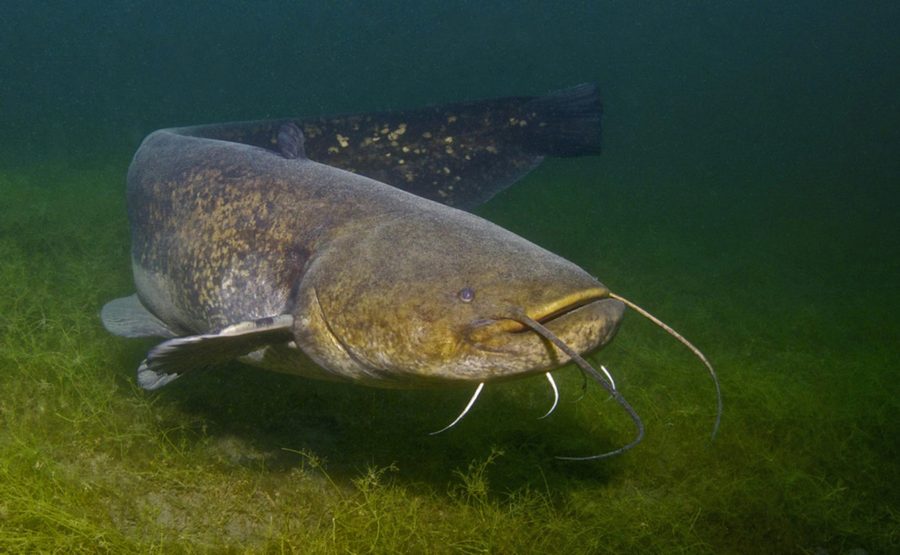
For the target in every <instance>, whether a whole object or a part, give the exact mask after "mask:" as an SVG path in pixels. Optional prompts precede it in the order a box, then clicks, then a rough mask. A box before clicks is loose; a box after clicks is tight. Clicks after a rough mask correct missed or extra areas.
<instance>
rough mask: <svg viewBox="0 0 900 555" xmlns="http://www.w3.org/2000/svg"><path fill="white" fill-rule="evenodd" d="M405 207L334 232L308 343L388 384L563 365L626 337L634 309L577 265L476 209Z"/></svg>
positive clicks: (318, 281) (309, 276)
mask: <svg viewBox="0 0 900 555" xmlns="http://www.w3.org/2000/svg"><path fill="white" fill-rule="evenodd" d="M438 212H439V213H437V214H435V213H434V212H428V213H424V214H423V213H421V212H420V213H417V214H413V215H409V214H405V215H404V217H398V218H394V219H389V220H387V221H379V222H377V223H375V224H373V225H371V226H367V227H365V228H364V229H360V230H357V232H353V233H344V234H341V235H339V236H337V237H336V238H334V239H332V240H331V241H330V242H329V243H328V244H327V245H326V246H324V248H322V249H321V250H320V253H321V254H320V255H318V256H316V257H315V258H314V260H313V261H312V263H311V265H310V267H309V269H308V271H307V273H306V275H305V276H304V278H303V282H302V285H301V287H300V290H299V295H298V307H297V310H296V313H295V336H296V341H297V345H298V346H299V347H300V348H301V349H302V350H303V351H304V352H305V353H307V354H308V355H310V356H311V357H312V358H313V360H314V361H315V362H316V363H318V364H319V365H320V366H322V367H323V368H325V369H326V370H328V371H330V372H333V373H335V374H337V375H339V376H340V377H344V378H347V379H351V380H353V381H356V382H365V383H367V384H369V385H375V386H381V387H420V386H428V385H439V384H442V383H443V384H445V383H448V382H474V383H481V382H492V381H498V380H504V379H510V378H517V377H522V376H527V375H530V374H534V373H540V372H545V371H547V370H550V369H554V368H557V367H559V366H561V365H562V364H563V363H565V362H567V361H568V360H569V359H570V358H571V357H570V355H569V354H567V353H566V352H563V351H561V350H559V349H558V348H556V347H555V346H554V345H553V344H552V343H550V342H549V341H548V340H547V339H545V338H544V337H542V336H541V335H539V334H536V333H532V331H531V329H529V328H528V327H527V326H526V325H525V324H523V323H522V317H523V316H525V317H527V318H529V319H531V320H533V321H536V322H539V323H541V324H542V325H543V326H545V327H546V328H547V329H548V330H550V331H551V332H552V333H553V334H554V335H555V336H556V337H558V338H559V339H560V340H561V341H562V342H564V343H565V344H566V345H568V346H569V347H570V349H571V350H573V351H575V352H577V353H584V352H588V351H592V350H594V349H597V348H600V347H602V346H603V345H605V344H606V343H608V342H609V341H610V340H611V339H612V337H613V335H614V334H615V332H616V330H617V328H618V326H619V323H620V321H621V319H622V314H623V311H624V308H625V305H624V304H623V303H622V302H620V301H618V300H615V299H612V298H610V293H609V290H608V289H607V288H606V286H604V285H603V284H602V283H600V282H599V281H597V279H595V278H593V277H591V275H590V274H588V273H587V272H585V271H584V270H582V269H581V268H579V267H578V266H576V265H575V264H573V263H571V262H569V261H567V260H565V259H563V258H561V257H559V256H557V255H555V254H553V253H551V252H549V251H547V250H544V249H542V248H541V247H538V246H537V245H534V244H533V243H530V242H528V241H527V240H525V239H523V238H521V237H519V236H517V235H515V234H513V233H511V232H509V231H506V230H505V229H503V228H501V227H499V226H496V225H494V224H491V223H490V222H487V221H485V220H483V219H481V218H478V217H476V216H472V215H470V214H468V213H465V212H461V211H457V210H452V209H444V208H441V209H440V210H438Z"/></svg>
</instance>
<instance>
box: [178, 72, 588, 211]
mask: <svg viewBox="0 0 900 555" xmlns="http://www.w3.org/2000/svg"><path fill="white" fill-rule="evenodd" d="M601 112H602V109H601V105H600V98H599V96H598V94H597V89H596V87H595V86H594V85H589V84H586V85H579V86H577V87H573V88H571V89H566V90H564V91H559V92H558V93H554V94H551V95H548V96H544V97H509V98H502V99H495V100H479V101H474V102H461V103H456V104H446V105H442V106H435V107H428V108H421V109H415V110H404V111H392V112H376V113H367V114H350V115H345V116H330V117H320V118H300V119H283V120H271V121H261V122H247V123H245V124H234V123H230V124H225V125H209V126H200V127H196V128H193V130H191V131H189V132H193V133H199V134H201V135H202V136H205V137H209V138H216V139H222V140H227V141H234V142H239V143H244V144H249V145H255V146H259V147H262V148H275V147H276V144H277V134H278V129H279V128H280V126H281V125H282V124H284V123H286V122H292V123H294V124H296V125H297V127H299V128H300V129H301V130H302V131H303V135H304V136H305V138H306V155H307V157H308V158H309V159H311V160H314V161H316V162H321V163H323V164H327V165H329V166H334V167H336V168H341V169H345V170H348V171H351V172H354V173H358V174H360V175H365V176H367V177H371V178H373V179H375V180H377V181H381V182H383V183H387V184H388V185H393V186H394V187H397V188H399V189H403V190H405V191H409V192H411V193H413V194H415V195H418V196H421V197H425V198H428V199H431V200H436V201H438V202H440V203H442V204H446V205H448V206H454V207H457V208H471V207H474V206H477V205H479V204H481V203H483V202H485V201H487V200H488V199H489V198H491V197H492V196H493V195H494V194H496V193H497V192H499V191H500V190H502V189H504V188H506V187H507V186H509V185H510V184H512V183H513V182H515V181H517V180H518V179H519V178H521V177H522V176H523V175H525V174H526V173H528V172H529V171H531V170H532V169H534V168H535V167H536V166H537V165H538V164H540V162H541V161H542V160H543V159H544V157H545V156H583V155H589V154H599V152H600V117H601Z"/></svg>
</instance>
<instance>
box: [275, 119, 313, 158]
mask: <svg viewBox="0 0 900 555" xmlns="http://www.w3.org/2000/svg"><path fill="white" fill-rule="evenodd" d="M277 141H278V150H279V152H281V155H282V156H284V157H285V158H292V159H293V158H306V151H305V149H304V145H305V143H306V138H305V137H304V136H303V131H300V128H299V127H297V124H296V123H294V122H292V121H289V122H287V123H282V124H281V127H279V128H278V138H277Z"/></svg>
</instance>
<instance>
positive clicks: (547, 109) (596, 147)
mask: <svg viewBox="0 0 900 555" xmlns="http://www.w3.org/2000/svg"><path fill="white" fill-rule="evenodd" d="M602 115H603V105H602V104H601V103H600V94H599V92H598V90H597V85H594V84H593V83H584V84H581V85H576V86H574V87H571V88H568V89H563V90H561V91H556V92H553V93H550V94H548V95H547V96H541V97H537V98H535V99H533V100H530V101H528V102H527V103H526V104H525V105H524V106H523V114H522V116H523V118H526V119H527V125H525V126H523V128H522V131H523V132H525V134H524V136H523V137H522V139H521V140H522V146H523V147H525V148H526V149H527V150H529V151H530V152H534V153H535V154H541V155H544V156H559V157H566V156H585V155H588V154H600V134H601V127H600V125H601V124H600V118H601V116H602Z"/></svg>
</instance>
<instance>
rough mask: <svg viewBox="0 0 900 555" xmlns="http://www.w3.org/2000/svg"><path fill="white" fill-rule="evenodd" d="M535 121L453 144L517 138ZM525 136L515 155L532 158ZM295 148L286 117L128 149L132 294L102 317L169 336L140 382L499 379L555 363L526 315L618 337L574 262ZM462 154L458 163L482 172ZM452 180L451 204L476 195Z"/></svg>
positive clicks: (395, 383) (593, 340)
mask: <svg viewBox="0 0 900 555" xmlns="http://www.w3.org/2000/svg"><path fill="white" fill-rule="evenodd" d="M583 93H584V91H581V90H579V92H578V94H577V95H575V96H576V97H577V98H578V99H579V100H578V102H576V104H577V105H578V106H579V107H581V106H582V105H583V104H584V102H583V99H582V98H581V97H582V96H583ZM563 98H566V97H565V95H563ZM498 102H499V101H490V105H489V106H487V107H484V110H486V112H496V111H497V103H498ZM528 102H529V101H526V100H522V99H514V102H513V104H515V105H516V106H521V105H523V104H528ZM559 103H560V101H559V98H558V95H554V96H552V101H548V100H546V99H543V100H541V101H540V102H537V104H538V105H541V106H547V105H550V106H552V105H554V104H559ZM563 104H565V102H563ZM469 108H470V109H471V106H470V107H469ZM580 110H581V108H579V110H576V111H575V114H576V115H575V116H572V117H573V119H574V120H575V121H579V120H580V118H581V111H580ZM454 112H455V113H460V111H459V110H458V109H454ZM441 113H444V112H441ZM535 113H537V112H535ZM457 117H460V116H457ZM591 117H594V115H593V114H592V115H591ZM548 118H549V116H548ZM401 119H404V120H409V121H414V120H415V118H410V117H403V118H401ZM531 123H535V122H531ZM537 123H539V122H537ZM351 125H352V124H351ZM410 125H411V124H407V129H409V126H410ZM527 125H530V123H529V124H526V125H525V126H519V125H517V126H516V128H515V129H513V131H514V132H515V133H514V135H512V136H511V135H510V134H509V131H510V129H509V128H508V127H506V126H503V127H501V128H499V129H497V130H496V132H495V133H494V137H493V138H491V137H490V136H488V135H487V134H486V133H487V132H486V131H485V129H489V128H477V129H476V132H475V135H477V137H476V138H477V140H476V139H472V140H471V141H464V140H463V139H458V140H459V141H460V143H463V142H468V143H470V144H476V143H478V142H479V141H480V142H481V143H484V144H499V143H500V142H502V141H507V142H508V143H509V144H515V141H514V139H515V136H522V133H523V131H522V129H521V128H522V127H527ZM535 129H537V130H541V129H542V128H541V127H540V126H539V125H537V124H536V125H535ZM542 133H543V131H540V132H538V133H537V135H536V137H540V136H541V134H542ZM388 135H390V133H388ZM456 136H457V137H459V136H460V135H456ZM524 136H525V137H527V138H528V140H527V141H526V143H527V144H522V145H520V146H519V147H517V148H518V149H519V151H520V152H525V151H528V152H532V153H533V154H531V156H538V157H540V156H541V155H540V154H537V153H538V152H539V150H538V149H537V147H536V146H535V144H533V142H534V141H535V140H537V139H536V138H535V136H531V135H524ZM266 137H268V138H266ZM387 138H388V139H390V137H387ZM397 138H399V137H397ZM588 141H589V139H586V138H582V141H581V142H582V143H584V142H588ZM397 142H398V144H399V141H397ZM563 142H565V143H570V144H571V143H573V141H571V140H570V139H568V138H565V140H564V141H563ZM574 142H575V143H578V141H574ZM305 143H306V137H305V136H304V133H303V132H302V131H301V129H300V126H299V125H298V123H297V122H296V121H294V120H285V121H282V122H280V123H278V126H277V128H276V127H275V123H273V122H259V123H238V124H222V125H214V126H200V127H193V128H180V129H168V130H160V131H156V132H154V133H152V134H151V135H149V136H148V137H147V138H146V139H145V140H144V142H143V143H142V145H141V147H140V148H139V149H138V151H137V153H136V154H135V157H134V160H133V162H132V164H131V167H130V169H129V173H128V188H127V204H128V215H129V220H130V223H131V232H132V266H133V272H134V280H135V286H136V289H137V293H136V296H133V297H128V298H124V299H118V300H116V301H112V302H111V303H109V304H108V305H107V306H106V307H104V310H103V313H102V316H103V320H104V323H105V325H106V326H107V328H108V329H109V330H110V331H112V332H113V333H118V334H120V335H127V336H142V335H157V336H162V337H169V338H171V339H169V340H168V341H166V342H164V343H162V344H160V345H159V346H158V347H156V348H155V349H154V350H152V351H151V352H150V353H149V356H148V358H147V360H145V361H144V363H143V364H142V365H141V367H140V368H139V371H138V375H139V381H140V383H141V384H142V385H143V386H144V387H146V388H148V389H153V388H156V387H159V386H161V385H164V384H165V383H168V382H169V381H171V380H172V379H174V378H175V377H177V376H178V375H181V374H182V373H184V372H186V371H189V370H192V369H195V368H200V367H208V366H215V365H216V364H218V363H220V362H224V361H226V360H230V359H232V358H238V359H241V360H244V361H246V362H250V363H252V364H256V365H259V366H262V367H265V368H269V369H272V370H278V371H285V372H291V373H296V374H301V375H305V376H309V377H319V378H330V379H344V380H350V381H355V382H359V383H364V384H368V385H377V386H384V387H418V386H423V385H429V384H436V383H450V382H473V381H477V382H484V381H492V380H499V379H507V378H510V377H518V376H522V375H527V374H530V373H535V372H541V371H546V370H547V369H551V368H555V367H557V366H559V365H560V364H561V363H562V362H565V360H567V358H568V356H567V355H566V354H565V353H562V352H558V351H556V350H554V349H553V348H552V347H549V346H548V345H547V344H545V342H544V341H543V340H542V339H541V338H540V337H538V336H536V335H534V334H529V333H522V331H523V330H522V329H521V328H522V326H521V325H520V324H518V323H517V321H516V320H515V319H512V318H511V316H514V315H520V314H521V315H526V316H528V317H530V318H534V319H535V320H540V321H541V322H542V323H545V324H546V325H547V326H548V327H549V328H551V329H552V330H553V332H555V333H557V334H558V335H559V336H560V338H562V339H563V340H564V341H565V342H566V343H567V344H568V345H570V346H571V347H572V348H573V349H575V350H576V351H578V352H584V351H587V350H591V349H594V348H596V347H598V346H600V345H602V344H605V343H606V342H608V341H609V340H610V339H611V338H612V336H613V334H614V332H615V330H616V329H617V327H618V323H619V321H620V319H621V315H622V312H623V308H624V307H623V305H622V303H620V302H619V301H616V300H612V299H610V298H608V293H609V292H608V290H607V289H606V288H605V287H604V286H603V285H602V284H601V283H599V282H598V281H597V280H596V279H595V278H593V277H591V276H590V275H588V274H587V273H586V272H584V271H583V270H582V269H580V268H579V267H577V266H576V265H574V264H572V263H571V262H568V261H566V260H564V259H562V258H560V257H558V256H556V255H554V254H552V253H550V252H548V251H546V250H544V249H542V248H540V247H538V246H536V245H534V244H533V243H530V242H528V241H526V240H525V239H523V238H521V237H519V236H517V235H515V234H513V233H510V232H509V231H506V230H504V229H502V228H500V227H498V226H496V225H494V224H491V223H490V222H487V221H486V220H484V219H482V218H479V217H477V216H474V215H472V214H470V213H468V212H464V211H461V210H458V209H455V208H452V207H449V206H447V205H445V204H441V203H438V202H434V201H432V200H428V199H426V198H424V197H422V196H418V195H414V194H411V193H410V192H407V191H403V190H400V189H399V188H397V187H393V186H390V185H387V184H385V183H381V182H379V181H376V180H373V179H370V178H368V177H365V176H364V175H359V174H356V173H352V172H348V171H345V170H342V169H340V168H337V167H334V166H330V165H326V164H322V163H319V162H315V161H313V160H310V159H309V158H308V157H307V156H306V144H305ZM446 144H447V143H446V142H444V143H443V145H444V146H446ZM392 148H393V147H392ZM561 148H562V147H561V146H559V145H555V146H553V147H552V148H551V147H549V146H548V150H549V151H551V152H558V151H559V150H560V149H561ZM578 148H583V146H579V147H578ZM401 150H402V147H401ZM442 152H443V156H446V155H447V152H446V149H444V150H442ZM345 154H346V155H348V156H349V155H351V154H352V153H351V152H349V151H347V152H345ZM350 158H353V159H357V158H358V156H356V155H353V156H350ZM386 158H392V157H388V156H383V157H382V158H381V161H380V162H378V164H374V167H376V169H377V167H380V166H383V165H384V159H386ZM471 158H472V157H471V156H470V161H471ZM395 160H396V159H395ZM461 160H462V161H460V162H458V164H459V166H458V167H459V168H460V169H459V172H460V173H467V174H469V175H470V176H474V175H476V174H478V171H477V169H476V167H475V166H466V164H465V157H462V159H461ZM357 165H359V166H360V167H362V169H363V171H364V172H365V173H372V171H373V170H372V167H373V166H372V164H371V163H370V165H369V166H366V164H364V163H361V164H357ZM402 165H403V164H400V166H402ZM454 167H457V166H454ZM493 167H494V168H495V169H497V168H501V169H502V168H503V167H504V164H503V163H501V164H499V165H496V164H495V165H494V166H493ZM497 171H500V170H497ZM518 171H519V170H518V169H516V170H515V171H511V170H508V171H506V173H507V176H511V175H512V174H513V173H515V172H518ZM478 181H483V178H476V177H472V181H471V182H472V183H475V182H478ZM460 182H461V183H463V185H460V187H459V189H457V192H458V196H456V197H454V198H456V199H458V200H459V201H460V202H462V200H463V199H465V200H466V202H475V201H477V200H478V199H480V198H483V196H484V191H485V189H484V188H482V187H475V188H470V189H467V188H466V187H465V186H464V184H465V183H467V182H468V181H463V180H460Z"/></svg>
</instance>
